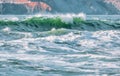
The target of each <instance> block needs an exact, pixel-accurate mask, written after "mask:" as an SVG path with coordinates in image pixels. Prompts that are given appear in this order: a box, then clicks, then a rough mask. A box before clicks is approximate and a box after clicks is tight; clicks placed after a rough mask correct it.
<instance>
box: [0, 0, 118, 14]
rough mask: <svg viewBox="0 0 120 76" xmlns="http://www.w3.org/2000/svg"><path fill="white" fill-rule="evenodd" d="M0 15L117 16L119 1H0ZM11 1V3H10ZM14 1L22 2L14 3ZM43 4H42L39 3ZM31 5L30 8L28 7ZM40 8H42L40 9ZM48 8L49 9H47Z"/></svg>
mask: <svg viewBox="0 0 120 76" xmlns="http://www.w3.org/2000/svg"><path fill="white" fill-rule="evenodd" d="M0 1H1V2H0V13H1V14H34V13H53V14H56V13H76V14H77V13H81V12H82V13H85V14H89V15H116V14H117V15H119V14H120V0H30V2H31V3H27V1H29V0H8V2H7V0H5V1H6V2H5V1H4V0H0ZM10 1H11V2H10ZM15 1H24V2H25V3H24V2H22V3H16V2H15ZM40 2H43V3H44V4H43V3H40ZM30 5H31V6H30ZM41 7H42V8H41ZM48 7H49V8H48Z"/></svg>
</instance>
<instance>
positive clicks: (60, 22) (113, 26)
mask: <svg viewBox="0 0 120 76" xmlns="http://www.w3.org/2000/svg"><path fill="white" fill-rule="evenodd" d="M8 28H9V30H11V31H26V32H31V31H49V30H51V29H53V28H55V29H60V28H66V29H75V30H81V31H83V30H87V31H97V30H119V29H120V21H111V20H85V19H83V18H81V17H71V18H70V17H49V18H48V17H32V18H27V19H24V20H19V21H18V20H17V21H12V20H11V21H10V20H1V21H0V29H1V30H3V31H5V30H6V29H8Z"/></svg>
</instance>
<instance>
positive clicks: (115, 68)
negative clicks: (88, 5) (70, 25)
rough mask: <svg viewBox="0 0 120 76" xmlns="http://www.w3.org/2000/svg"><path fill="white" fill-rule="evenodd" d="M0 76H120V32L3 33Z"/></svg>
mask: <svg viewBox="0 0 120 76" xmlns="http://www.w3.org/2000/svg"><path fill="white" fill-rule="evenodd" d="M0 76H120V31H119V30H106V31H102V30H101V31H91V32H90V31H78V30H72V29H57V30H56V29H54V30H51V31H45V32H15V31H10V30H9V31H4V30H2V31H0Z"/></svg>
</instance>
